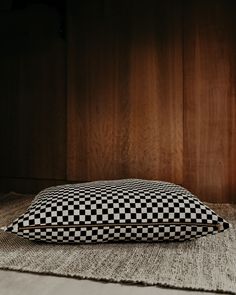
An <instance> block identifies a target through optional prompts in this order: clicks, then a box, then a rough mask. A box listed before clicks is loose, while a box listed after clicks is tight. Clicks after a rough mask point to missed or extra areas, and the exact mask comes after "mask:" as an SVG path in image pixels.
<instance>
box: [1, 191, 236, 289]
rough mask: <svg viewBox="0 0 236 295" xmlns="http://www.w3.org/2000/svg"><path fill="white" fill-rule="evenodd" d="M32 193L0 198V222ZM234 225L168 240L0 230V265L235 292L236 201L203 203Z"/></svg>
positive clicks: (23, 205) (7, 220)
mask: <svg viewBox="0 0 236 295" xmlns="http://www.w3.org/2000/svg"><path fill="white" fill-rule="evenodd" d="M32 198H33V196H22V195H18V194H12V193H11V194H8V195H5V196H2V197H0V226H5V225H7V224H8V223H10V222H11V221H13V219H14V218H15V217H17V216H18V215H19V214H21V213H23V212H24V210H25V209H26V208H27V207H28V205H29V204H30V202H31V200H32ZM208 206H210V207H211V208H212V209H213V210H215V211H216V212H217V213H218V214H220V215H221V216H222V217H223V218H225V219H226V220H227V221H229V222H231V224H232V225H233V228H231V229H229V230H227V231H226V232H223V233H220V234H217V235H215V236H211V235H209V236H206V237H202V238H199V239H196V240H193V241H187V242H179V243H178V242H174V243H173V242H172V243H113V244H90V245H79V244H77V245H68V244H67V245H62V244H60V245H57V244H46V243H37V242H31V241H28V240H24V239H21V238H19V237H17V236H15V235H13V234H9V233H4V232H2V231H1V232H0V269H7V270H18V271H25V272H33V273H42V274H54V275H59V276H67V277H74V278H89V279H95V280H103V281H111V282H123V283H142V284H145V285H158V286H164V287H172V288H183V289H191V290H203V291H214V292H225V293H231V294H236V205H229V204H223V205H222V204H208Z"/></svg>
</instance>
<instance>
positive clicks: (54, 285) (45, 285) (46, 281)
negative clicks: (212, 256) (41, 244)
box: [0, 270, 219, 295]
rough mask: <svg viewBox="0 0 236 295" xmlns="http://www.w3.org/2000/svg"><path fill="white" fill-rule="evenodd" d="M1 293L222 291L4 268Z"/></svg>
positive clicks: (59, 294) (153, 294) (94, 294)
mask: <svg viewBox="0 0 236 295" xmlns="http://www.w3.org/2000/svg"><path fill="white" fill-rule="evenodd" d="M0 294H1V295H54V294H55V295H65V294H68V295H80V294H83V295H111V294H112V295H121V294H122V295H187V294H190V295H214V294H218V295H219V293H211V292H210V293H209V292H196V291H189V290H186V291H185V290H176V289H169V288H159V287H156V286H154V287H152V286H139V285H124V284H118V283H103V282H96V281H92V280H78V279H71V278H64V277H56V276H47V275H38V274H30V273H22V272H16V271H4V270H0Z"/></svg>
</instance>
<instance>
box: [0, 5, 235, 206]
mask: <svg viewBox="0 0 236 295" xmlns="http://www.w3.org/2000/svg"><path fill="white" fill-rule="evenodd" d="M235 12H236V9H235V4H234V1H231V0H225V1H223V0H216V1H213V0H208V1H203V0H189V1H181V0H176V1H175V0H167V1H161V0H146V1H144V0H136V1H134V0H133V1H132V0H120V1H118V0H114V1H108V0H104V1H102V0H80V1H76V0H68V1H67V23H66V32H67V34H66V39H62V38H61V37H60V35H59V34H58V23H59V20H58V17H59V16H58V14H57V12H56V11H55V9H53V7H47V6H45V5H41V6H37V7H35V6H34V5H33V6H30V7H28V8H27V9H24V10H20V11H14V12H11V13H10V12H9V13H3V14H2V15H1V18H0V24H1V30H0V34H1V41H4V42H3V43H4V46H1V47H0V53H1V68H0V78H1V80H0V84H1V85H0V86H1V92H0V93H1V100H0V107H1V111H0V112H1V114H2V115H1V120H2V123H1V126H0V136H1V139H2V140H1V141H2V143H3V144H2V145H1V153H0V162H1V167H0V175H1V178H0V185H1V188H2V189H1V190H9V189H11V190H20V191H24V192H25V191H35V192H37V191H38V190H39V189H41V188H43V187H46V186H49V185H53V184H59V183H64V182H71V181H87V180H96V179H118V178H127V177H138V178H147V179H161V180H167V181H172V182H176V183H179V184H183V185H184V186H186V187H187V188H189V189H190V190H191V191H192V192H193V193H196V194H198V196H199V197H200V198H201V199H203V200H207V201H212V202H236V153H235V152H234V150H235V147H236V92H235V82H236V32H235V31H236V23H235V20H234V16H235ZM42 19H43V22H42ZM6 23H7V24H8V26H6V25H5V26H4V24H6ZM9 28H10V29H9Z"/></svg>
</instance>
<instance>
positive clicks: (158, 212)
mask: <svg viewBox="0 0 236 295" xmlns="http://www.w3.org/2000/svg"><path fill="white" fill-rule="evenodd" d="M228 227H229V224H228V223H227V222H226V221H225V220H223V219H222V218H221V217H219V216H218V215H217V214H216V213H214V212H213V211H212V210H211V209H209V208H208V207H206V206H205V205H204V204H203V203H201V202H200V201H199V199H197V198H196V197H194V196H193V195H192V194H191V193H190V192H189V191H187V190H186V189H184V188H183V187H181V186H178V185H175V184H173V183H168V182H162V181H147V180H140V179H127V180H115V181H97V182H89V183H83V184H69V185H62V186H56V187H50V188H48V189H45V190H43V191H42V192H40V193H39V194H38V195H37V196H36V197H35V199H34V200H33V202H32V204H31V206H30V207H29V208H28V209H27V211H26V212H25V213H24V214H23V215H21V216H20V217H19V218H18V219H16V220H15V221H14V222H13V223H12V224H11V225H10V226H8V227H6V229H5V230H6V231H7V232H12V233H15V234H17V235H18V236H20V237H24V238H28V239H30V240H40V241H46V242H62V243H81V242H82V243H91V242H110V241H111V242H114V241H149V242H153V241H167V240H168V241H173V240H177V241H184V240H188V239H193V238H196V237H200V236H205V235H207V234H215V233H217V232H220V231H224V230H225V229H227V228H228Z"/></svg>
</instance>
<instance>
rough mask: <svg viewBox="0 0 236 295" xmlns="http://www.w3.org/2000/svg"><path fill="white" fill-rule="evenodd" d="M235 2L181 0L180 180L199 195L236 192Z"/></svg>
mask: <svg viewBox="0 0 236 295" xmlns="http://www.w3.org/2000/svg"><path fill="white" fill-rule="evenodd" d="M235 13H236V5H235V1H230V0H227V1H221V0H218V1H215V0H214V1H185V34H184V40H185V42H184V84H185V86H184V117H185V120H184V183H185V186H187V187H188V188H190V189H191V190H192V191H193V192H194V193H196V194H198V195H199V196H200V197H201V198H202V199H204V200H208V201H215V202H231V201H235V196H236V178H235V176H236V153H235V147H236V92H235V90H236V88H235V87H236V86H235V85H236V21H235Z"/></svg>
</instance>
